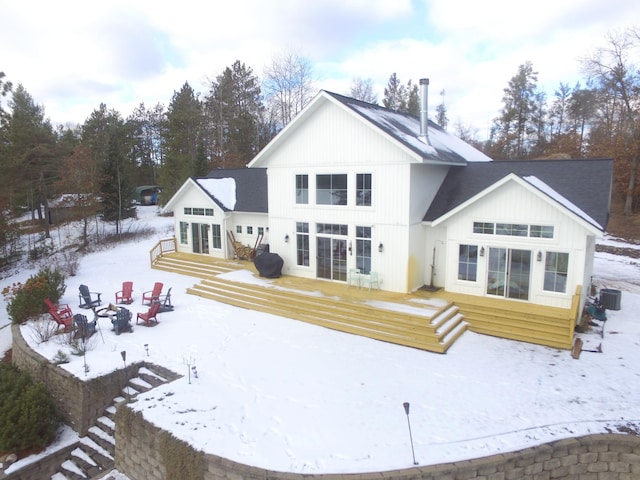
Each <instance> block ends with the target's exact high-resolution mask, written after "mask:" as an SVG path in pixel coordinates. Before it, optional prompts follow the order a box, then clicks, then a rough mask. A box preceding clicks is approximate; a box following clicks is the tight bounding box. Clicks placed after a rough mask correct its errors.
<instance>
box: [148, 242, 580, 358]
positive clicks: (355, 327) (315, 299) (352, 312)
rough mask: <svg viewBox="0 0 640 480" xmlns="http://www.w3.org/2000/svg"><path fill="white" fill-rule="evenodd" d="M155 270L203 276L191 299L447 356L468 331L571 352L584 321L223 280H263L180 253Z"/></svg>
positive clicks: (531, 310) (545, 312)
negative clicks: (237, 276) (230, 276)
mask: <svg viewBox="0 0 640 480" xmlns="http://www.w3.org/2000/svg"><path fill="white" fill-rule="evenodd" d="M152 267H153V268H157V269H160V270H166V271H173V272H177V273H182V274H185V275H191V276H194V277H198V278H200V279H202V281H201V282H200V283H199V284H196V285H194V286H193V287H192V288H190V289H188V290H187V293H190V294H194V295H200V296H202V297H206V298H211V299H214V300H217V301H220V302H224V303H228V304H231V305H235V306H238V307H243V308H249V309H253V310H258V311H263V312H266V313H273V314H276V315H280V316H284V317H288V318H292V319H296V320H301V321H305V322H308V323H313V324H316V325H321V326H324V327H327V328H331V329H334V330H339V331H343V332H347V333H352V334H356V335H363V336H366V337H370V338H375V339H377V340H382V341H387V342H391V343H396V344H400V345H406V346H410V347H414V348H419V349H423V350H428V351H432V352H437V353H445V352H446V351H447V349H448V348H449V347H450V346H451V345H452V344H453V343H454V342H455V340H456V339H457V338H459V337H460V335H462V334H463V333H464V331H465V330H466V329H467V328H468V329H469V330H471V331H474V332H477V333H482V334H486V335H491V336H496V337H501V338H507V339H511V340H518V341H524V342H529V343H534V344H539V345H545V346H549V347H553V348H560V349H571V346H572V343H573V336H574V326H575V318H576V316H577V305H576V306H575V308H572V309H561V308H554V307H546V306H540V305H533V304H530V303H526V302H518V301H513V300H507V299H499V298H493V297H476V296H470V295H459V294H452V293H448V292H445V291H444V290H439V291H437V292H429V291H426V290H418V291H416V292H413V293H411V294H402V293H394V292H387V291H381V290H368V289H362V288H354V287H348V286H347V285H346V284H345V283H341V282H331V281H323V280H319V279H309V278H301V277H292V276H282V277H280V278H277V279H262V280H264V282H265V284H266V286H261V285H256V284H254V283H244V282H241V281H235V280H234V281H231V280H226V279H223V278H220V276H219V275H220V274H223V273H228V272H232V271H234V270H240V269H243V270H248V271H250V272H252V273H253V274H254V275H255V276H256V277H259V276H258V273H257V271H256V269H255V267H254V265H253V263H252V262H250V261H242V260H219V259H214V258H211V257H208V256H204V255H193V254H185V253H178V252H174V253H170V254H165V255H163V256H160V257H158V258H156V259H155V260H154V262H153V263H152ZM574 303H575V302H574Z"/></svg>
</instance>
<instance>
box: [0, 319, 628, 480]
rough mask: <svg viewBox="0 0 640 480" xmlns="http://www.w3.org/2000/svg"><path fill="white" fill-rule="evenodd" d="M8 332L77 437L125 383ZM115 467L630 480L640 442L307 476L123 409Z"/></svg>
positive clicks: (601, 438) (283, 477)
mask: <svg viewBox="0 0 640 480" xmlns="http://www.w3.org/2000/svg"><path fill="white" fill-rule="evenodd" d="M12 333H13V362H14V364H15V365H16V366H18V367H19V368H21V369H23V370H26V371H28V372H29V373H30V374H31V375H32V377H33V378H34V379H35V380H38V381H42V382H44V383H45V385H46V386H47V388H48V390H49V392H51V395H52V397H53V398H54V400H55V402H56V405H57V407H58V409H59V411H60V412H61V413H62V415H63V416H64V417H65V422H67V423H69V424H70V425H71V426H72V427H73V428H74V429H75V430H76V431H77V432H79V433H80V434H81V435H84V434H85V433H86V430H87V429H88V428H89V426H91V425H92V424H93V423H94V422H95V421H96V419H97V418H98V417H99V416H100V415H102V413H103V411H104V409H105V408H106V407H107V406H108V405H109V404H110V403H111V401H112V400H113V398H114V397H116V396H117V395H118V394H119V393H120V392H121V390H122V388H123V387H124V385H125V384H126V382H127V381H128V378H126V377H125V375H124V374H123V372H114V373H112V374H109V375H106V376H104V377H100V378H96V379H93V380H90V381H87V382H85V381H82V380H80V379H78V378H76V377H74V376H73V375H71V374H69V373H68V372H66V371H64V370H63V369H61V368H60V367H58V366H55V365H52V364H50V363H49V362H48V361H47V360H46V359H45V358H43V357H42V356H41V355H39V354H38V353H36V352H34V351H33V350H32V349H31V348H30V347H29V346H28V345H27V344H26V342H25V341H24V339H23V338H22V335H21V332H20V328H19V327H18V326H15V325H14V326H12ZM141 365H143V364H141ZM141 365H131V366H130V371H131V372H137V370H138V367H139V366H141ZM167 373H169V372H167ZM52 461H55V460H52ZM42 462H43V463H42V465H38V464H35V465H33V466H30V467H28V468H29V471H28V472H27V471H26V469H21V471H20V472H16V473H15V474H14V475H12V476H10V477H9V478H11V479H12V480H13V479H15V480H23V479H27V478H39V475H40V474H44V473H45V471H46V468H48V467H47V465H49V459H46V460H44V461H42ZM115 462H116V468H117V469H118V470H119V471H121V472H123V473H125V474H126V475H127V476H128V477H129V478H131V479H134V480H175V479H176V478H180V480H338V479H344V480H381V478H384V479H390V480H410V479H421V480H422V479H424V480H457V479H465V480H521V479H522V480H551V479H563V478H567V479H569V478H570V479H574V480H632V479H638V478H640V437H637V436H633V435H622V434H620V435H616V434H608V435H589V436H585V437H580V438H572V439H567V440H559V441H557V442H553V443H549V444H544V445H540V446H537V447H532V448H528V449H525V450H521V451H518V452H512V453H505V454H500V455H493V456H491V457H486V458H480V459H474V460H467V461H461V462H453V463H446V464H440V465H431V466H416V467H413V468H409V469H404V470H394V471H387V472H376V473H362V474H332V475H309V474H293V473H286V472H276V471H272V470H266V469H263V468H257V467H251V466H248V465H243V464H240V463H236V462H233V461H231V460H227V459H225V458H222V457H218V456H215V455H210V454H204V453H202V452H199V451H197V450H195V449H194V448H193V447H192V446H190V445H188V444H187V443H185V442H183V441H181V440H178V439H176V438H175V437H173V436H172V435H171V434H170V433H169V432H166V431H164V430H161V429H160V428H158V427H156V426H154V425H152V424H151V423H149V422H147V421H146V420H145V419H144V418H143V416H142V414H140V413H134V412H133V411H132V410H131V409H130V408H128V407H124V408H119V409H118V412H117V414H116V454H115ZM38 463H40V462H38ZM43 468H44V470H43ZM32 469H33V471H32ZM37 472H39V473H37ZM31 474H35V475H36V476H35V477H34V476H32V475H31ZM25 475H26V476H25ZM45 475H46V474H45ZM0 478H1V476H0Z"/></svg>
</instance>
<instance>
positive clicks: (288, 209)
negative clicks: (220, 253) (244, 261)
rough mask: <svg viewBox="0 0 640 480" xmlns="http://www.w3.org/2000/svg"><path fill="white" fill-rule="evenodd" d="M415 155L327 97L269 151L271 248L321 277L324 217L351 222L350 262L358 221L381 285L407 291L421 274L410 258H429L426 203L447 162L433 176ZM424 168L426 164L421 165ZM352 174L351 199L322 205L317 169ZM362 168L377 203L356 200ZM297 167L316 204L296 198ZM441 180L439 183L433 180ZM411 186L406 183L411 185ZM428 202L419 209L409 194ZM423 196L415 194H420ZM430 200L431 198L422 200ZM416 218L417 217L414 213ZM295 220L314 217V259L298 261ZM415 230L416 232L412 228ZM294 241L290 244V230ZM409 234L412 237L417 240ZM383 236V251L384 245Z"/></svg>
mask: <svg viewBox="0 0 640 480" xmlns="http://www.w3.org/2000/svg"><path fill="white" fill-rule="evenodd" d="M415 162H416V159H415V158H414V157H413V156H411V155H410V154H409V153H408V152H406V151H405V150H402V149H400V148H398V146H397V145H396V144H393V143H392V142H391V141H390V140H388V139H387V138H386V137H384V136H383V135H381V134H380V131H379V130H376V129H374V128H373V127H371V126H370V125H369V124H367V123H363V122H361V121H360V120H359V119H358V118H354V115H353V114H352V113H349V112H347V111H345V110H344V109H342V108H340V107H338V106H336V105H334V104H332V103H330V102H327V103H325V104H323V105H322V106H320V108H319V109H318V110H317V111H316V112H315V114H314V115H313V116H311V117H308V118H307V120H306V121H305V122H303V123H302V124H299V125H298V126H297V129H296V131H295V134H294V135H291V136H289V137H288V138H287V141H286V142H283V143H281V144H279V145H278V147H277V148H275V149H274V150H273V151H272V152H270V155H269V158H268V160H267V165H268V175H267V178H268V184H269V230H270V236H271V241H270V246H271V251H273V252H276V253H278V254H280V255H281V256H282V257H283V259H284V267H283V272H284V273H285V274H289V275H297V276H303V277H312V278H313V277H315V276H316V254H317V252H316V240H315V225H316V224H317V223H331V224H346V225H348V228H349V241H351V242H352V245H353V248H354V255H350V256H348V258H347V262H348V265H347V268H348V269H349V268H355V227H356V226H371V227H373V228H372V239H371V244H372V255H371V256H372V270H373V271H375V272H378V273H379V275H380V277H381V281H382V283H381V288H384V289H385V290H392V291H399V292H406V291H407V290H408V289H409V288H410V287H411V286H413V285H414V284H415V283H416V282H417V280H416V279H415V278H412V279H411V281H410V282H409V280H408V277H409V275H408V271H409V264H408V262H407V258H409V257H411V256H412V257H415V258H417V259H418V260H419V261H422V260H423V258H422V257H423V252H424V246H423V243H424V232H423V231H422V230H423V229H422V227H421V226H420V225H419V222H420V221H421V220H422V216H423V215H424V211H425V210H426V208H427V205H428V203H427V201H428V200H427V199H428V198H432V196H433V194H434V190H436V189H437V187H438V186H439V182H440V181H441V179H442V178H443V176H444V173H443V172H442V169H436V173H435V174H434V175H429V174H428V172H427V171H426V168H425V169H424V171H420V172H419V177H420V178H419V179H417V180H415V181H413V182H412V180H411V175H412V174H413V173H416V172H415V171H414V170H413V169H412V168H411V163H415ZM422 167H425V166H422ZM329 173H331V174H342V173H344V174H347V175H348V189H349V198H348V205H346V206H327V205H315V193H316V192H315V175H316V174H329ZM357 173H371V174H372V191H373V193H372V206H371V207H362V206H356V205H355V183H356V174H357ZM296 174H307V175H309V204H308V205H299V204H296V203H295V177H296ZM429 182H437V184H436V185H435V186H431V187H429V186H427V184H429ZM408 185H409V186H411V187H410V188H407V186H408ZM411 195H414V196H415V197H417V199H418V201H419V202H421V203H422V208H414V209H413V210H412V208H411V206H410V205H411V203H410V196H411ZM415 200H416V199H415V198H414V201H415ZM423 200H424V202H423ZM412 217H413V218H412ZM296 222H307V223H309V230H310V242H309V244H310V265H309V266H308V267H300V266H298V265H296V243H295V236H296V231H295V228H296ZM410 229H411V230H413V229H415V230H416V232H417V233H413V232H411V233H410ZM286 235H288V236H289V243H285V241H284V239H285V236H286ZM410 235H411V238H412V240H413V242H410ZM380 243H382V244H383V251H382V252H379V251H378V246H379V245H380Z"/></svg>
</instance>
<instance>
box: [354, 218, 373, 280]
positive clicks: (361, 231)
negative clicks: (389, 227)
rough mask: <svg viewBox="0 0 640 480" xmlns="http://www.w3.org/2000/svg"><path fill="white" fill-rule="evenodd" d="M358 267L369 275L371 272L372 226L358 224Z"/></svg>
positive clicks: (361, 271)
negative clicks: (359, 225)
mask: <svg viewBox="0 0 640 480" xmlns="http://www.w3.org/2000/svg"><path fill="white" fill-rule="evenodd" d="M356 268H357V269H358V270H360V273H364V274H367V275H368V274H369V272H371V227H357V226H356Z"/></svg>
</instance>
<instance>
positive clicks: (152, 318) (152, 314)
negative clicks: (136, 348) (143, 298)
mask: <svg viewBox="0 0 640 480" xmlns="http://www.w3.org/2000/svg"><path fill="white" fill-rule="evenodd" d="M161 306H162V304H161V303H160V302H154V303H153V304H152V305H151V307H149V310H148V311H147V312H146V313H143V312H141V313H138V316H137V317H136V325H137V324H138V321H139V320H143V321H144V323H145V325H146V326H147V327H149V326H151V322H155V323H156V324H157V323H158V318H157V317H156V315H158V312H159V311H160V307H161Z"/></svg>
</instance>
